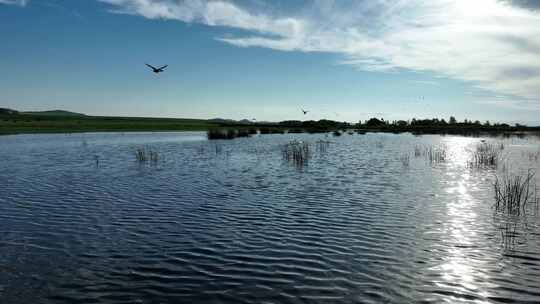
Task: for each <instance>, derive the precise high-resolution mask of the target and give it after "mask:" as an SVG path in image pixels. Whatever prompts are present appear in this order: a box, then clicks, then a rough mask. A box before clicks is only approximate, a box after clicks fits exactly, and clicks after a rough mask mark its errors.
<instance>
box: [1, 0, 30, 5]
mask: <svg viewBox="0 0 540 304" xmlns="http://www.w3.org/2000/svg"><path fill="white" fill-rule="evenodd" d="M28 1H29V0H0V4H7V5H18V6H26V5H27V4H28Z"/></svg>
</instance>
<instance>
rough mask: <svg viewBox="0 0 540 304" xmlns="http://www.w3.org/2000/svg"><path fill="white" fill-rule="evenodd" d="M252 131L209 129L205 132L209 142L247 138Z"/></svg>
mask: <svg viewBox="0 0 540 304" xmlns="http://www.w3.org/2000/svg"><path fill="white" fill-rule="evenodd" d="M252 132H253V131H251V130H249V129H239V130H235V129H211V130H208V132H206V136H207V138H208V139H209V140H213V139H235V138H237V137H249V136H251V134H253V133H252Z"/></svg>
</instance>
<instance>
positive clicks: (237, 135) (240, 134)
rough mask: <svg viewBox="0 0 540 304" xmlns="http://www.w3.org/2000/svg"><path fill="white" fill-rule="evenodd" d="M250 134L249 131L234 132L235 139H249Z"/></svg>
mask: <svg viewBox="0 0 540 304" xmlns="http://www.w3.org/2000/svg"><path fill="white" fill-rule="evenodd" d="M250 135H251V133H249V130H246V129H240V130H236V137H249V136H250Z"/></svg>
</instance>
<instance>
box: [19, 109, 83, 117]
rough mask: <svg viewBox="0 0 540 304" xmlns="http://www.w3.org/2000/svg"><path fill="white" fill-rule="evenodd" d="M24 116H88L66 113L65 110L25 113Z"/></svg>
mask: <svg viewBox="0 0 540 304" xmlns="http://www.w3.org/2000/svg"><path fill="white" fill-rule="evenodd" d="M23 114H32V115H46V116H86V115H85V114H81V113H76V112H70V111H64V110H51V111H31V112H23Z"/></svg>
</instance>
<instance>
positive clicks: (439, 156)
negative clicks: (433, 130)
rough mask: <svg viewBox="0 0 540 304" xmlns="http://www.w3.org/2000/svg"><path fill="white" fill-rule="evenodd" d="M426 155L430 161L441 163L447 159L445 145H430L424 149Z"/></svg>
mask: <svg viewBox="0 0 540 304" xmlns="http://www.w3.org/2000/svg"><path fill="white" fill-rule="evenodd" d="M426 156H427V158H428V159H429V162H430V163H442V162H445V161H446V159H447V153H446V147H444V146H439V147H434V146H430V147H428V148H427V149H426Z"/></svg>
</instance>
